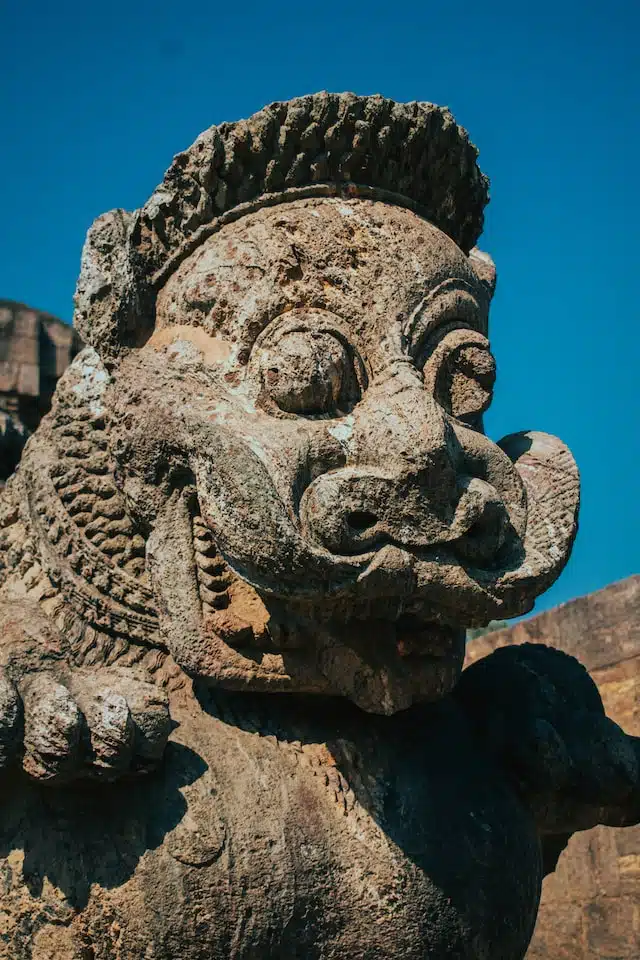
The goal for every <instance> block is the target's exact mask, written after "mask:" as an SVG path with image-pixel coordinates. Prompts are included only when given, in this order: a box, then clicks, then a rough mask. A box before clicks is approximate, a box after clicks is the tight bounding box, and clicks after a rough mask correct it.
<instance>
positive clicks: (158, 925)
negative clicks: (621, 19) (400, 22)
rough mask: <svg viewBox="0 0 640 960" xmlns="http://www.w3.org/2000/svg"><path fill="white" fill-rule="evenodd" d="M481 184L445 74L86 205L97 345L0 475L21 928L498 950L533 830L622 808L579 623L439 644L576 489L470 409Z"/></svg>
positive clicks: (535, 866) (87, 944)
mask: <svg viewBox="0 0 640 960" xmlns="http://www.w3.org/2000/svg"><path fill="white" fill-rule="evenodd" d="M486 186H487V185H486V181H485V179H484V178H483V176H482V175H481V174H480V171H479V170H478V168H477V165H476V151H475V148H474V147H473V146H472V145H471V144H470V143H469V140H468V137H467V135H466V133H465V132H464V131H463V130H461V129H460V128H459V127H457V126H456V125H455V123H454V121H453V118H452V117H451V115H450V114H449V113H448V111H446V110H441V109H440V108H437V107H434V106H433V105H431V104H407V105H398V104H394V103H392V102H390V101H387V100H383V99H382V98H381V97H371V98H357V97H354V96H351V95H343V96H335V95H329V94H319V95H316V96H314V97H306V98H302V99H301V100H298V101H292V102H291V103H289V104H275V105H272V106H271V107H269V108H267V109H265V111H262V112H261V113H260V114H258V115H256V116H255V117H253V118H251V119H250V120H248V121H241V122H240V123H238V124H231V125H223V126H222V127H219V128H213V129H212V130H210V131H207V132H206V133H205V134H203V135H202V136H201V137H200V138H199V139H198V140H197V141H196V143H195V144H194V145H193V146H192V147H191V148H189V150H187V151H186V152H185V153H183V154H180V155H179V156H178V157H177V158H176V159H175V161H174V163H173V165H172V166H171V168H170V170H169V171H168V173H167V175H166V177H165V180H164V181H163V183H162V184H161V186H160V187H159V188H158V189H157V190H156V191H155V193H154V194H153V196H152V198H151V200H150V201H149V202H148V203H147V204H146V205H145V207H144V208H143V209H142V210H140V211H137V212H135V213H133V214H128V213H124V212H123V211H115V212H112V213H111V214H106V215H105V216H104V217H102V218H100V219H99V220H98V221H97V223H96V224H95V225H94V227H93V228H92V230H91V231H90V234H89V237H88V239H87V244H86V246H85V250H84V253H83V259H82V270H81V276H80V280H79V283H78V292H77V300H76V304H77V313H76V320H77V323H78V325H79V328H80V330H81V332H82V335H83V337H85V338H86V341H87V343H88V344H90V346H89V347H88V348H87V349H86V350H85V351H83V352H82V353H81V354H80V355H79V356H78V357H77V358H76V360H75V361H74V363H73V364H72V365H71V367H70V368H69V370H68V371H67V373H66V374H65V375H64V377H63V378H62V379H61V381H60V383H59V385H58V388H57V392H56V397H55V400H54V404H53V408H52V411H51V413H50V415H49V416H48V417H47V418H45V420H44V421H43V423H42V424H41V426H40V428H39V430H38V432H37V434H36V436H35V437H34V438H33V439H32V441H31V442H30V443H29V445H28V447H27V450H26V452H25V455H24V457H23V461H22V464H21V468H20V471H19V472H18V474H17V475H15V476H14V477H13V478H12V480H11V481H10V483H9V484H8V487H7V489H6V491H5V493H4V495H3V498H2V500H0V511H1V512H0V669H1V675H2V677H3V685H2V688H1V691H0V694H1V695H0V705H2V710H3V712H2V715H1V724H0V745H1V747H2V751H3V752H2V754H1V757H2V760H3V764H4V769H5V778H4V780H3V783H2V786H3V790H4V793H3V795H2V797H3V799H2V810H0V857H3V861H2V867H1V868H0V869H1V872H0V877H3V878H4V879H3V883H4V891H5V893H4V895H3V899H2V908H3V910H4V914H3V918H2V921H1V924H0V945H2V947H3V948H4V947H6V950H7V951H8V952H7V956H11V957H12V960H22V958H23V957H25V958H26V957H31V956H38V951H40V954H42V955H43V956H46V951H47V950H49V951H51V950H52V949H54V948H55V949H58V948H59V949H60V951H62V952H64V951H66V953H67V954H68V955H69V956H72V957H74V958H75V957H78V958H81V957H86V956H92V957H95V958H96V960H103V958H105V960H106V958H109V960H111V958H113V960H115V958H116V957H117V958H118V960H129V958H131V960H134V958H136V960H137V958H139V957H143V956H145V957H153V958H154V960H169V958H175V957H178V956H179V957H181V958H184V960H196V958H198V960H200V958H202V960H204V958H207V960H211V958H220V960H222V958H225V960H227V958H237V960H249V958H257V957H260V958H261V960H267V958H272V960H276V958H278V960H283V958H288V957H300V958H302V957H304V958H305V960H309V958H314V957H317V958H321V957H322V958H324V960H327V958H338V957H345V956H348V957H350V958H354V960H358V958H362V960H364V958H367V960H372V958H380V960H382V958H390V960H392V958H394V957H397V958H400V957H402V958H405V960H414V958H415V960H418V958H424V957H425V956H428V957H434V958H436V957H437V958H445V957H448V958H461V960H462V958H465V960H472V958H474V960H476V958H485V960H489V958H491V960H496V958H504V960H520V958H522V956H523V955H524V952H525V950H526V946H527V944H528V941H529V938H530V935H531V931H532V929H533V924H534V921H535V915H536V910H537V905H538V898H539V889H540V882H541V876H542V872H543V870H544V867H545V864H546V863H548V862H549V850H550V849H551V848H555V846H556V845H557V842H558V834H560V835H563V834H564V833H566V832H570V831H572V830H574V829H576V828H577V827H578V826H584V825H588V826H591V825H592V824H594V823H596V822H605V823H615V824H622V823H627V822H631V821H633V820H634V818H640V809H639V808H640V802H639V801H640V798H639V796H638V794H639V786H638V784H639V775H638V749H637V742H636V740H634V739H633V738H630V737H627V736H626V735H625V734H624V733H623V732H622V731H621V730H620V729H619V728H618V727H616V725H615V724H613V723H612V722H611V721H610V720H608V719H607V717H606V716H605V713H604V710H603V707H602V703H601V700H600V697H599V695H598V693H597V690H596V688H595V687H594V685H593V683H592V681H591V680H590V679H589V677H588V675H587V674H586V672H585V671H584V670H583V669H582V668H581V667H580V665H579V664H578V663H577V661H575V660H574V659H573V658H570V657H567V656H566V655H563V654H561V653H558V652H557V651H553V650H550V649H548V648H545V647H541V646H536V645H529V646H528V647H523V648H522V649H520V650H518V651H512V652H510V653H509V652H508V653H506V654H505V653H504V652H502V653H496V654H495V655H494V656H493V657H492V658H488V659H487V660H486V661H484V662H483V663H482V664H478V665H477V666H476V667H475V668H471V669H469V670H467V671H466V672H465V675H464V677H463V678H462V680H461V681H460V682H458V681H459V677H460V671H461V667H462V659H463V655H464V636H465V629H466V627H468V626H471V625H474V624H475V625H480V624H483V623H486V622H487V621H488V620H490V619H492V618H495V617H502V616H509V615H515V614H517V613H521V612H525V611H526V610H528V609H530V608H531V605H532V603H533V600H534V598H535V597H536V596H537V595H538V594H539V593H540V592H541V591H542V590H544V589H545V588H546V587H547V586H548V585H549V584H550V583H551V582H553V580H554V579H555V577H557V575H558V574H559V572H560V570H561V569H562V567H563V565H564V563H565V562H566V559H567V557H568V555H569V552H570V549H571V544H572V541H573V537H574V534H575V529H576V514H577V508H578V496H579V483H578V473H577V469H576V466H575V463H574V461H573V459H572V457H571V454H570V453H569V451H568V450H567V448H566V447H565V446H564V445H563V444H562V443H561V441H560V440H557V439H556V438H554V437H552V436H549V435H547V434H541V433H534V432H528V433H522V434H516V435H513V436H511V437H507V438H505V439H504V440H503V441H501V442H500V443H499V444H495V443H494V442H492V441H491V440H490V439H489V438H487V437H486V435H485V434H484V430H483V424H482V415H483V413H484V411H485V410H486V409H487V407H488V406H489V404H490V402H491V397H492V390H493V384H494V379H495V364H494V360H493V357H492V355H491V350H490V345H489V341H488V309H489V303H490V299H491V296H492V293H493V289H494V285H495V271H494V268H493V265H492V263H491V261H490V259H489V258H488V257H487V256H486V255H485V254H482V253H480V252H479V251H478V250H477V249H475V248H474V247H473V244H474V243H475V240H476V239H477V236H478V234H479V232H480V230H481V227H482V207H483V205H484V202H485V201H486ZM585 730H586V731H588V736H587V737H586V738H585V735H584V731H585ZM514 731H518V732H519V736H518V737H515V736H514V735H513V734H514ZM167 741H168V742H167ZM587 741H588V745H589V747H593V745H595V747H594V748H593V749H587ZM154 768H155V772H154V773H152V774H151V776H147V777H142V776H140V775H141V774H144V773H149V772H150V771H152V770H154ZM543 855H544V856H543ZM52 925H53V926H57V927H58V928H59V930H57V931H55V932H54V931H53V930H52ZM63 931H64V932H63ZM56 938H57V939H56ZM52 944H53V945H54V946H51V945H52ZM56 944H58V946H55V945H56Z"/></svg>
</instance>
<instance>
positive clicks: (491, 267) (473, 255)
mask: <svg viewBox="0 0 640 960" xmlns="http://www.w3.org/2000/svg"><path fill="white" fill-rule="evenodd" d="M469 262H470V263H471V266H472V267H473V269H474V270H475V272H476V273H477V275H478V277H479V278H480V281H481V282H482V285H483V287H484V288H485V290H486V291H487V294H488V295H489V299H490V300H491V298H492V296H493V294H494V293H495V289H496V280H497V274H496V265H495V263H494V262H493V260H492V259H491V257H490V256H489V254H488V253H485V252H484V251H483V250H479V249H478V247H474V248H473V249H472V250H471V252H470V253H469Z"/></svg>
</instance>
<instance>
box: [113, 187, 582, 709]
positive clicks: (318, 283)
mask: <svg viewBox="0 0 640 960" xmlns="http://www.w3.org/2000/svg"><path fill="white" fill-rule="evenodd" d="M492 289H493V275H492V267H491V264H490V261H489V260H488V258H486V257H484V255H482V254H474V253H472V255H471V257H467V256H466V255H465V254H464V253H463V252H462V251H461V250H460V249H459V248H458V247H457V246H456V244H455V243H454V242H453V241H452V240H451V239H449V238H448V237H447V236H446V235H445V234H444V233H442V232H441V231H440V230H438V229H437V228H436V227H434V226H433V225H432V224H430V223H429V222H427V221H426V220H424V219H422V218H420V217H419V216H417V215H416V214H414V213H412V212H410V211H409V210H407V209H404V208H402V207H399V206H393V205H390V204H387V203H382V202H378V201H370V200H363V199H350V200H345V199H339V198H335V199H328V198H327V199H317V198H316V199H306V200H297V201H295V202H291V203H287V204H283V205H280V206H277V207H273V208H267V209H263V210H260V211H258V212H255V213H252V214H250V215H248V216H245V217H244V218H242V219H239V220H238V221H236V222H234V223H230V224H227V225H226V226H224V227H222V229H220V230H219V231H218V232H217V233H215V234H213V235H212V236H210V237H209V238H208V239H206V240H205V241H203V242H202V243H201V245H200V246H199V247H198V248H197V249H196V250H195V251H194V252H192V253H191V254H190V255H189V256H188V257H187V258H186V259H184V260H183V262H182V264H181V265H180V266H179V267H178V269H177V270H176V271H175V273H174V274H173V275H172V276H171V277H170V278H169V280H168V281H167V282H166V284H165V286H164V288H163V289H162V290H161V292H160V294H159V296H158V300H157V314H156V326H155V331H154V333H153V335H152V336H151V337H150V339H149V340H148V341H147V343H146V344H145V345H144V346H142V347H141V348H139V349H138V350H136V351H134V352H132V353H131V354H130V355H129V356H128V357H126V358H125V359H124V360H122V361H121V363H120V365H119V367H118V369H117V371H116V375H115V378H114V387H113V398H114V399H113V405H114V410H115V430H116V435H117V440H116V442H115V451H116V455H117V458H118V463H119V471H120V475H121V482H122V485H123V489H124V491H125V494H126V495H127V498H128V500H129V503H130V505H131V509H132V510H133V512H134V513H135V514H136V515H137V516H138V517H139V518H140V520H141V521H142V522H143V523H144V524H145V526H146V527H147V529H148V531H149V541H148V557H149V564H150V569H151V573H152V578H153V582H154V586H155V588H156V591H157V594H158V597H159V606H160V612H161V618H162V622H163V626H164V631H165V633H166V636H167V638H168V643H169V646H170V648H171V650H172V652H173V654H174V656H175V657H176V659H177V660H178V662H179V663H181V665H183V666H184V667H185V668H186V669H187V670H188V671H189V672H191V673H192V674H194V675H198V676H200V677H208V678H211V679H212V680H213V681H215V682H216V683H221V684H227V685H230V686H234V687H247V688H251V689H273V690H278V689H280V690H298V691H315V692H324V693H330V694H340V695H346V696H349V697H351V698H352V699H353V700H354V701H355V702H356V703H358V704H359V705H361V706H362V707H363V708H365V709H368V710H373V711H377V712H384V713H390V712H393V711H395V710H397V709H400V708H404V707H407V706H409V705H410V704H411V703H412V702H414V701H415V700H419V699H429V698H435V697H439V696H442V695H444V694H446V693H448V692H449V690H450V689H451V688H452V686H453V685H454V684H455V682H456V680H457V677H458V675H459V671H460V669H461V663H462V658H463V647H464V630H465V628H466V627H467V626H469V625H473V624H478V623H484V622H487V621H488V620H490V619H491V618H492V617H496V616H505V615H506V616H509V615H515V614H518V613H521V612H523V611H526V610H527V609H530V607H531V605H532V602H533V599H534V597H535V596H536V595H537V594H538V593H540V592H541V591H542V590H543V589H545V588H546V587H547V586H548V585H549V583H550V582H551V581H552V580H553V579H554V578H555V576H557V574H558V572H559V570H560V569H561V567H562V566H563V564H564V562H565V560H566V557H567V555H568V552H569V549H570V545H571V541H572V538H573V534H574V529H575V512H576V509H577V474H576V472H575V467H574V464H573V461H572V459H571V456H570V454H569V453H568V451H567V450H566V448H565V447H564V446H563V445H562V444H561V443H560V442H559V441H557V440H555V438H552V437H548V436H547V435H542V434H522V435H515V436H513V437H511V438H507V440H506V441H503V442H502V443H501V445H496V444H495V443H493V442H491V441H490V440H489V439H488V438H487V437H486V436H485V435H484V433H483V427H482V415H483V413H484V411H485V410H486V409H487V407H488V406H489V404H490V402H491V398H492V390H493V384H494V379H495V363H494V360H493V357H492V355H491V352H490V348H489V342H488V340H487V312H488V306H489V300H490V296H491V292H492ZM221 597H224V600H221Z"/></svg>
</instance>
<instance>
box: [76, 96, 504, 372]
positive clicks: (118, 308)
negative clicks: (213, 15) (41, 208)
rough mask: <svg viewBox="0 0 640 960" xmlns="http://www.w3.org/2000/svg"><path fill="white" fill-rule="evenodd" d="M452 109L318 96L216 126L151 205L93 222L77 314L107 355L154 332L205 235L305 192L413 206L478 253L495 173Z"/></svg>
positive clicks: (181, 160)
mask: <svg viewBox="0 0 640 960" xmlns="http://www.w3.org/2000/svg"><path fill="white" fill-rule="evenodd" d="M477 156H478V151H477V149H476V147H475V146H474V145H473V144H472V143H471V142H470V140H469V137H468V134H467V132H466V130H464V129H463V128H462V127H460V126H458V125H457V124H456V122H455V120H454V118H453V117H452V115H451V113H450V112H449V111H448V110H447V109H446V108H444V107H438V106H435V105H434V104H432V103H417V102H414V103H395V102H394V101H393V100H387V99H385V98H383V97H380V96H370V97H358V96H355V95H354V94H349V93H347V94H331V93H317V94H313V95H311V96H306V97H299V98H297V99H295V100H290V101H288V102H286V103H273V104H271V105H270V106H268V107H265V108H264V109H263V110H260V111H259V112H258V113H256V114H254V115H253V116H252V117H250V118H249V119H248V120H239V121H237V122H236V123H223V124H220V126H214V127H210V128H209V129H208V130H206V131H205V132H204V133H202V134H201V135H200V136H199V137H198V138H197V140H196V141H195V142H194V143H193V144H192V145H191V146H190V147H189V148H188V149H187V150H185V151H184V152H183V153H179V154H178V155H177V156H176V157H175V158H174V160H173V163H172V164H171V166H170V167H169V169H168V170H167V173H166V174H165V177H164V179H163V181H162V183H161V184H160V185H159V186H158V187H157V188H156V190H155V191H154V193H153V194H152V196H151V197H150V199H149V200H148V201H147V203H146V204H145V205H144V207H142V209H140V210H138V211H135V212H134V213H132V214H130V213H126V212H124V211H122V210H116V211H111V212H110V213H107V214H104V216H102V217H99V218H98V220H96V222H95V223H94V224H93V226H92V227H91V229H90V231H89V233H88V236H87V241H86V243H85V248H84V251H83V257H82V265H81V273H80V277H79V280H78V286H77V290H76V317H75V322H76V326H77V327H78V330H79V332H80V333H81V335H82V336H83V337H84V338H85V339H86V340H87V342H89V343H92V344H93V345H94V346H95V347H96V348H97V349H98V350H99V352H100V353H101V355H103V356H104V357H105V358H108V357H109V356H113V355H115V354H117V353H118V352H119V351H120V350H121V349H122V347H123V346H124V347H126V346H132V345H134V344H136V343H139V342H140V341H141V339H143V338H144V336H145V335H146V333H147V332H148V330H149V329H150V327H152V326H153V314H154V301H155V292H156V290H157V289H158V288H159V287H160V286H161V285H162V283H163V282H164V280H165V279H166V277H167V276H169V274H170V273H171V272H172V271H173V270H174V269H175V267H176V266H177V264H178V263H180V262H181V260H182V259H183V258H184V257H185V256H187V255H188V253H190V252H191V250H193V249H194V248H195V247H196V246H197V245H198V243H200V242H201V241H202V239H203V238H204V237H206V236H208V235H209V234H211V233H214V232H215V231H216V230H217V229H219V228H220V227H221V226H223V225H224V224H225V223H227V222H229V221H230V220H233V219H237V218H238V217H240V216H243V215H245V214H246V213H249V212H251V211H253V210H255V209H258V208H259V207H262V206H268V205H271V204H276V203H282V202H286V201H288V200H294V199H297V198H300V197H305V196H336V195H340V194H346V195H348V196H363V197H372V198H377V199H381V200H387V201H389V202H392V203H397V204H400V205H403V206H407V207H409V208H411V209H412V210H414V211H415V212H416V213H418V214H420V215H421V216H423V217H425V218H426V219H428V220H430V221H431V222H432V223H434V224H435V225H436V226H437V227H439V228H440V229H441V230H442V231H444V232H445V233H446V234H448V236H450V237H451V238H452V239H453V240H454V241H455V242H456V243H457V244H458V246H460V247H461V248H462V250H464V251H465V253H468V252H469V250H470V249H471V248H472V247H473V246H474V244H475V243H476V241H477V239H478V237H479V235H480V233H481V232H482V225H483V209H484V207H485V205H486V203H487V202H488V181H487V178H486V177H485V176H484V175H483V174H482V173H481V171H480V169H479V167H478V164H477Z"/></svg>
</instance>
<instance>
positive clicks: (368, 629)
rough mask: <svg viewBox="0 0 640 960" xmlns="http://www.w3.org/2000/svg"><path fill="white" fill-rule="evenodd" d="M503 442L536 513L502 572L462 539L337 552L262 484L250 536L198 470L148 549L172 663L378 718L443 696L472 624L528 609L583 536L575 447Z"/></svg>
mask: <svg viewBox="0 0 640 960" xmlns="http://www.w3.org/2000/svg"><path fill="white" fill-rule="evenodd" d="M505 448H506V450H507V451H508V452H509V456H510V459H511V460H512V462H513V463H514V465H515V467H516V469H517V470H518V472H519V473H520V475H521V476H522V479H523V482H524V484H525V486H526V490H527V499H528V504H527V511H528V518H527V526H526V530H525V532H524V534H523V536H522V537H514V538H513V539H512V543H511V546H510V548H509V550H508V551H507V552H506V553H505V554H504V555H503V556H502V558H500V557H496V558H495V559H494V563H493V565H492V568H491V569H477V570H474V569H473V568H470V567H469V566H462V565H461V564H460V562H459V561H457V560H456V558H455V555H454V553H453V552H451V551H452V548H453V546H454V545H444V546H442V547H439V546H438V547H434V548H430V549H427V550H423V551H417V552H410V551H408V550H406V549H404V548H401V547H397V546H393V545H387V546H385V547H382V548H380V549H378V550H377V551H374V552H372V553H369V554H362V555H358V556H346V557H334V556H332V555H331V554H329V553H327V551H324V550H322V549H319V548H316V547H314V546H313V545H312V544H309V543H308V542H306V541H305V540H304V539H303V538H302V536H301V534H300V533H299V531H298V530H296V528H295V526H294V524H293V523H292V521H291V520H290V518H289V517H288V516H287V515H285V514H283V513H282V511H281V510H280V511H278V510H277V509H276V506H277V505H276V506H274V509H273V510H272V511H271V514H269V512H268V511H267V513H266V514H264V511H263V505H264V502H265V499H267V500H268V498H267V497H265V487H264V486H262V487H260V486H259V485H258V486H257V487H256V490H255V494H256V496H257V495H258V494H260V493H261V494H262V498H261V499H260V497H259V496H258V499H255V498H252V497H249V499H248V500H247V510H248V511H249V514H248V515H250V516H251V528H250V529H249V530H243V528H242V523H241V522H240V517H239V516H233V517H229V516H228V515H227V516H226V517H225V516H224V514H223V511H224V509H225V505H226V508H227V510H228V507H229V502H228V500H227V501H226V504H225V498H224V496H222V495H221V490H220V489H218V487H217V486H216V484H212V483H211V481H209V482H206V483H204V484H201V483H200V482H199V481H200V479H201V477H198V476H197V475H196V486H197V491H198V493H197V497H196V494H195V490H194V488H193V487H192V488H190V489H191V492H190V493H186V492H184V491H181V490H176V491H174V493H173V494H171V496H169V498H168V500H167V501H166V502H165V504H164V506H163V507H162V509H161V510H159V511H158V513H157V515H156V517H155V521H154V524H153V531H152V533H151V536H150V538H149V541H148V548H147V549H148V561H149V568H150V573H151V577H152V580H153V584H154V588H155V591H156V594H157V597H158V603H159V608H160V618H161V624H162V629H163V632H164V634H165V637H166V640H167V644H168V646H169V648H170V650H171V652H172V654H173V656H174V658H175V659H176V661H177V662H178V663H179V664H180V666H182V667H183V669H185V671H186V672H187V673H189V674H190V675H192V676H194V677H198V678H201V679H202V680H205V681H208V682H211V683H214V684H218V685H222V686H227V687H231V688H234V689H247V690H268V691H274V692H275V691H282V692H287V691H289V692H308V693H319V694H330V695H340V696H346V697H349V698H350V699H352V700H354V701H355V702H356V703H357V704H358V705H359V706H361V707H362V708H364V709H366V710H370V711H373V712H379V713H392V712H395V711H396V710H399V709H404V708H406V707H408V706H410V705H411V704H412V703H413V702H416V701H418V700H433V699H437V698H440V697H442V696H445V695H446V694H447V693H449V691H450V690H451V689H452V688H453V686H454V685H455V683H456V681H457V678H458V676H459V673H460V670H461V666H462V659H463V654H464V634H465V627H468V626H476V625H482V624H484V623H487V622H488V621H489V620H491V619H493V618H496V617H510V616H515V615H517V614H520V613H524V612H527V611H528V610H529V609H530V608H531V606H532V605H533V600H534V598H535V597H536V596H537V595H538V594H539V593H541V592H542V590H544V589H546V587H547V586H549V584H550V583H551V582H553V580H554V579H555V577H557V575H558V574H559V572H560V570H561V569H562V567H563V566H564V563H565V562H566V559H567V558H568V555H569V552H570V547H571V543H572V540H573V536H574V533H575V525H576V524H575V521H576V512H577V497H578V481H577V471H576V470H575V464H574V463H573V459H572V458H571V455H570V454H569V452H568V451H567V450H566V448H565V447H564V446H563V445H561V444H560V441H556V440H555V438H549V437H547V436H546V435H540V434H537V435H533V434H531V435H518V436H516V437H515V438H510V439H509V440H508V441H507V442H505ZM560 471H563V477H564V486H563V496H562V497H560V498H559V497H557V496H556V495H555V487H554V485H555V484H556V483H557V478H558V475H559V472H560ZM212 476H214V475H213V474H212V473H210V474H209V477H212ZM245 476H246V474H245ZM256 479H260V478H256ZM249 493H251V491H249ZM194 503H196V504H197V506H196V508H195V510H194V507H193V504H194ZM256 503H259V504H260V511H259V515H257V514H256V511H255V509H253V505H255V504H256ZM273 503H274V504H276V498H275V497H274V498H273ZM263 514H264V515H263ZM232 520H233V521H234V522H231V521H232ZM236 544H238V549H237V550H236V549H235V547H236ZM218 550H219V551H220V553H218ZM448 551H449V552H448ZM238 554H239V555H240V557H241V560H240V562H238V560H237V559H236V558H237V556H238ZM265 571H266V575H265Z"/></svg>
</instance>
